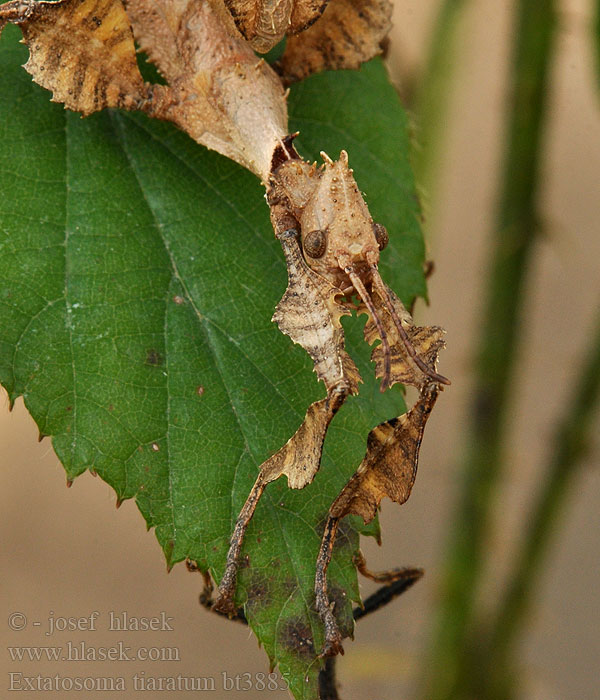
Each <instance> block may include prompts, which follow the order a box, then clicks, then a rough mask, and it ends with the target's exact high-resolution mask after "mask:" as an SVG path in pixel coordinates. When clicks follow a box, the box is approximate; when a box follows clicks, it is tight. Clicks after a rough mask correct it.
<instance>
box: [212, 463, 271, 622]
mask: <svg viewBox="0 0 600 700" xmlns="http://www.w3.org/2000/svg"><path fill="white" fill-rule="evenodd" d="M268 483H269V482H268V481H267V480H265V477H264V474H263V472H262V470H261V472H260V473H259V475H258V478H257V479H256V481H255V482H254V486H253V487H252V489H251V490H250V493H249V494H248V498H247V499H246V502H245V503H244V505H243V507H242V510H241V511H240V514H239V515H238V517H237V520H236V522H235V527H234V528H233V534H232V535H231V539H230V540H229V551H228V552H227V563H226V565H225V573H224V574H223V578H222V579H221V583H220V584H219V590H218V591H217V597H216V599H215V602H214V604H213V608H214V609H215V610H217V611H218V612H223V613H227V614H228V615H233V614H234V613H236V612H237V609H236V607H235V603H234V601H233V595H234V593H235V584H236V580H237V570H238V564H239V558H240V551H241V549H242V542H243V541H244V535H245V534H246V530H247V528H248V524H249V523H250V520H251V519H252V516H253V515H254V511H255V510H256V505H257V504H258V501H259V499H260V497H261V496H262V492H263V491H264V490H265V486H266V485H267V484H268Z"/></svg>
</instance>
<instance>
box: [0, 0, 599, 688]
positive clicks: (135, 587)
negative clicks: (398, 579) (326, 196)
mask: <svg viewBox="0 0 600 700" xmlns="http://www.w3.org/2000/svg"><path fill="white" fill-rule="evenodd" d="M396 5H397V6H396V12H395V22H396V29H395V33H394V43H393V50H392V53H391V56H390V65H391V70H392V72H393V74H394V76H396V78H397V79H401V78H402V76H405V75H406V74H409V73H410V71H411V70H413V69H418V68H420V66H421V64H422V60H423V55H424V46H425V42H426V38H427V35H428V31H429V29H430V24H431V21H432V18H433V16H434V12H435V8H436V7H437V5H438V3H437V2H433V1H428V2H422V1H417V0H412V1H409V0H405V1H398V2H397V3H396ZM512 5H513V3H512V2H508V1H507V0H502V1H498V0H478V2H473V3H470V8H469V11H468V12H467V13H466V15H465V18H464V23H463V28H462V34H461V39H460V42H459V44H460V52H459V56H458V63H457V69H456V70H457V72H456V85H455V87H454V89H453V91H452V102H451V104H450V109H449V113H448V118H447V124H446V147H445V149H444V156H443V167H442V172H441V180H440V184H439V189H438V191H437V197H436V198H435V206H433V204H432V202H431V201H430V202H429V214H428V220H429V224H428V226H429V229H430V231H431V232H432V237H431V241H430V254H431V256H432V257H434V258H435V261H436V270H437V271H436V274H435V276H434V277H433V279H432V280H431V284H430V295H431V300H432V305H431V307H430V308H429V309H423V308H421V309H419V311H418V316H419V319H420V320H422V321H424V320H428V321H434V322H437V323H441V324H443V325H444V326H445V327H446V328H447V330H448V349H447V350H446V351H445V353H444V357H443V362H442V370H443V372H444V373H446V374H447V375H448V376H451V377H452V379H453V386H452V388H451V390H449V391H447V392H445V393H444V395H443V396H442V397H441V399H440V401H439V403H438V407H437V408H436V411H435V412H434V415H433V417H432V419H431V423H430V425H429V427H428V435H426V439H425V444H424V448H423V452H422V458H421V467H420V474H419V478H418V480H417V485H416V487H415V490H414V492H413V495H412V497H411V499H410V501H409V502H408V503H407V504H406V506H404V507H403V508H401V509H400V508H398V507H396V506H393V505H391V504H390V503H389V502H386V503H384V507H383V513H382V525H383V533H384V546H383V548H381V549H378V548H377V547H376V545H374V544H372V543H366V545H365V551H366V552H367V554H368V556H369V560H370V564H371V565H372V566H373V567H375V568H376V567H378V566H379V567H386V566H389V565H398V564H414V565H419V566H424V567H425V568H426V569H427V576H426V578H425V579H424V580H423V581H422V582H420V583H419V584H418V585H417V586H416V587H415V588H414V589H413V590H412V591H411V592H410V593H409V594H407V595H406V596H405V597H404V598H403V599H399V600H398V601H396V603H394V604H393V605H391V606H389V607H388V608H387V609H386V611H385V612H384V613H380V614H379V615H373V616H372V617H371V618H370V619H367V620H364V621H362V622H361V623H360V625H359V627H358V630H357V640H356V641H355V642H354V643H348V644H347V645H346V656H345V657H344V658H343V659H341V660H340V663H339V679H340V682H341V690H342V693H341V694H342V697H343V698H344V700H358V699H359V698H360V699H363V698H364V699H368V700H396V699H397V698H398V697H410V696H411V691H412V690H413V689H414V682H415V679H416V678H417V676H418V674H419V672H421V658H422V653H421V652H422V649H423V648H424V645H425V644H426V642H427V639H428V635H429V634H430V629H431V612H432V609H433V606H434V605H435V600H436V583H437V577H438V575H439V567H440V556H441V553H442V551H443V547H444V542H445V538H446V533H447V524H448V515H449V513H450V511H451V508H452V504H453V501H454V497H455V490H456V486H457V484H458V478H457V473H456V469H455V466H454V465H455V463H456V461H457V459H456V455H457V454H458V450H459V447H460V440H461V426H462V423H463V415H464V409H465V406H466V402H467V401H468V397H469V386H470V381H471V366H472V357H473V343H472V338H473V334H474V332H475V331H476V324H477V320H478V311H479V296H480V285H481V283H482V281H483V280H484V278H485V259H486V257H485V256H486V252H487V242H488V236H489V233H490V226H491V221H492V213H493V196H494V191H495V185H496V175H497V172H498V165H499V156H500V151H499V143H500V140H499V139H500V128H501V125H502V110H503V106H504V100H505V95H506V85H505V72H506V59H507V55H508V41H507V40H508V36H509V33H510V30H511V27H510V23H511V14H510V10H511V8H512ZM591 5H592V3H591V2H586V1H585V0H571V1H569V2H563V3H562V10H561V28H560V31H559V42H558V44H559V46H558V48H559V51H558V56H557V60H556V64H555V66H554V71H553V76H554V84H553V91H552V95H551V121H550V133H549V134H548V138H547V141H546V144H547V145H546V152H545V157H544V176H545V184H544V187H543V202H542V213H543V216H544V221H545V224H546V231H545V236H544V238H543V241H541V243H540V245H539V246H538V250H537V253H536V262H535V269H534V272H533V275H532V278H531V296H530V300H529V303H528V306H527V308H526V321H527V327H526V332H525V339H524V342H523V345H522V352H521V355H520V362H519V368H518V378H517V383H516V386H515V390H514V392H513V400H514V407H513V412H512V420H511V434H510V443H509V464H510V469H509V474H508V475H507V478H506V479H505V482H504V485H503V489H502V494H501V497H500V498H499V500H498V515H499V516H501V521H500V520H499V524H498V527H497V529H496V532H495V534H494V536H493V537H492V538H491V539H490V541H489V551H490V555H491V557H492V560H493V564H492V566H491V567H490V569H489V571H488V572H487V578H486V584H487V586H486V595H487V596H489V597H490V598H493V597H494V596H496V595H497V594H498V591H499V589H500V586H501V581H502V576H503V574H504V573H505V571H506V562H507V561H508V557H509V556H510V553H511V551H512V549H513V548H514V545H515V542H517V541H518V538H519V536H520V533H521V531H522V528H523V527H524V526H525V527H526V525H524V523H523V522H522V520H521V515H522V513H523V510H524V509H525V508H526V507H527V504H528V503H529V501H530V498H531V494H532V488H533V487H534V486H535V483H536V479H537V476H538V474H539V470H540V469H541V468H542V467H543V465H544V459H545V457H547V449H548V444H549V438H550V437H551V434H552V429H553V425H554V422H555V420H556V419H557V417H558V415H559V414H560V411H561V409H562V408H563V404H564V402H565V401H566V398H567V394H568V389H569V386H570V383H571V381H572V379H573V376H574V372H575V369H576V366H577V358H578V355H579V353H580V350H581V348H582V347H583V344H584V343H585V340H586V337H587V334H588V332H589V330H590V324H591V322H592V318H593V314H594V309H595V308H596V307H597V304H598V300H599V299H600V281H599V277H600V275H599V274H598V273H599V266H598V261H599V259H600V236H599V235H598V221H599V220H600V196H599V187H598V179H599V175H600V98H599V95H598V93H597V91H596V89H595V88H596V87H597V84H596V82H595V76H594V74H593V70H592V53H591V42H590V37H589V31H590V30H589V25H590V12H591ZM430 200H431V198H430ZM593 447H594V449H593V450H592V453H591V455H590V457H589V459H588V461H587V463H586V464H585V466H584V468H583V470H582V473H581V475H580V478H579V479H578V481H577V484H576V487H575V489H574V491H573V493H572V494H571V495H570V497H569V502H568V506H567V510H566V513H565V518H564V527H563V529H562V531H561V532H560V535H559V537H558V538H557V540H556V542H555V546H554V547H553V550H552V553H551V555H550V557H549V560H548V567H547V571H546V575H545V576H544V579H543V581H542V587H541V589H540V592H539V604H538V606H537V609H536V611H535V615H534V617H533V619H532V620H531V625H530V628H529V630H528V633H527V635H526V638H525V639H524V640H523V654H522V660H523V670H524V672H523V678H524V681H525V683H524V694H523V697H524V698H527V699H528V700H529V699H531V700H533V699H538V698H539V700H555V699H556V700H582V699H587V698H593V697H598V690H597V662H598V658H600V634H599V633H598V626H599V623H600V619H599V615H598V603H597V600H598V590H599V587H600V567H599V566H598V562H599V560H600V545H599V538H598V520H599V518H598V511H599V509H598V500H599V499H598V496H599V489H598V487H599V485H600V476H599V473H598V468H597V467H598V447H599V446H598V442H597V440H596V442H595V443H594V446H593ZM0 450H1V452H0V462H1V468H0V482H1V483H2V490H1V493H2V496H1V498H2V510H1V518H2V529H1V532H2V538H3V542H2V549H1V555H0V556H1V570H2V583H1V590H2V607H3V612H2V618H0V631H1V634H2V639H3V647H6V646H16V645H27V644H29V645H40V644H46V645H56V644H64V643H65V642H66V640H67V639H73V638H74V636H73V634H72V633H71V634H69V633H64V634H56V635H54V636H53V637H48V636H45V635H44V631H45V629H46V628H45V623H46V620H47V618H48V616H49V615H50V614H51V611H53V612H54V614H55V616H57V617H58V616H61V615H64V616H73V617H80V616H86V615H89V614H90V613H91V612H92V611H99V612H100V614H101V617H100V622H99V624H98V627H99V628H100V630H102V629H105V628H106V624H107V620H108V611H111V610H112V611H116V612H120V611H123V610H126V611H128V612H129V613H130V614H132V615H140V616H141V615H144V616H152V615H154V614H158V613H160V611H165V612H166V614H167V615H169V616H171V617H173V618H174V622H173V626H174V628H175V631H174V632H166V631H165V632H155V633H147V634H141V633H140V634H136V633H129V634H128V635H122V634H118V633H115V632H102V631H98V632H96V633H89V634H85V633H78V634H77V637H76V638H77V639H87V641H88V642H89V643H90V644H93V645H95V646H112V645H114V644H116V643H117V642H118V641H119V639H123V641H124V642H125V644H127V645H131V646H134V647H136V646H146V647H150V646H176V647H178V648H179V650H180V656H181V661H179V662H163V663H160V662H155V663H150V662H146V663H140V664H137V662H132V663H131V664H127V665H124V662H123V663H122V664H120V665H119V664H112V665H111V664H105V663H104V664H103V663H96V664H88V665H86V664H74V663H71V664H68V663H65V662H63V663H59V664H54V665H52V664H49V663H42V662H40V663H31V662H28V663H27V664H26V663H25V662H23V663H21V664H18V663H11V662H10V661H9V658H8V654H7V652H6V651H5V650H4V648H3V649H2V656H1V657H0V658H2V662H1V663H2V677H1V678H0V689H1V690H0V696H2V697H5V696H6V697H9V694H8V693H5V690H4V689H5V688H6V687H7V682H8V681H7V678H8V676H7V674H8V672H9V671H26V672H27V673H31V672H32V671H34V670H35V673H42V674H45V673H49V672H51V671H52V672H53V673H56V672H59V673H60V674H62V675H69V676H76V675H78V676H86V675H94V676H102V675H125V676H127V677H131V675H133V673H135V672H136V671H137V672H141V671H144V672H145V673H146V675H147V676H160V675H163V676H167V675H168V676H173V675H176V674H177V673H181V674H182V675H184V676H192V675H193V676H205V677H214V678H215V684H216V687H217V688H220V687H221V685H222V684H221V678H222V675H221V674H222V673H223V672H227V673H228V674H229V675H230V676H233V675H235V674H244V673H251V674H255V673H257V672H265V671H266V670H267V668H266V657H265V655H264V653H263V652H262V651H261V650H259V649H258V647H257V644H256V641H255V640H254V638H253V637H251V635H250V634H249V632H248V631H247V630H246V629H245V628H243V627H241V626H239V625H235V624H231V623H228V622H226V621H224V620H221V619H219V618H217V617H213V616H210V615H208V614H207V613H205V612H204V611H203V610H202V609H200V607H199V606H198V605H197V603H196V598H197V594H198V592H199V589H200V580H199V577H197V576H196V575H191V574H189V573H187V571H186V570H185V568H184V567H183V566H177V567H175V569H174V570H173V571H172V572H171V574H170V575H168V576H167V574H166V571H165V565H164V560H163V556H162V553H161V552H160V550H159V547H158V545H157V543H156V540H155V538H154V535H153V534H152V533H147V532H146V529H145V526H144V523H143V520H142V518H141V516H140V515H139V514H138V513H137V511H136V508H135V506H134V505H133V504H132V503H124V504H123V506H122V507H121V508H120V510H118V511H117V510H115V497H114V494H113V493H112V492H111V490H110V489H109V488H108V486H106V484H104V483H103V482H101V481H100V480H99V479H94V478H93V477H91V476H90V475H89V474H86V475H84V476H82V477H81V478H79V479H78V480H77V481H76V482H75V484H74V485H73V487H72V488H71V489H70V490H68V489H66V488H65V476H64V472H63V470H62V467H61V466H60V465H59V464H58V462H57V460H56V458H55V456H54V454H53V452H52V449H51V446H50V444H49V442H48V441H47V440H45V441H44V442H42V443H41V444H38V443H37V430H36V428H35V426H34V424H33V421H32V420H31V419H30V418H29V417H28V416H27V414H26V412H25V411H24V408H23V405H22V402H21V401H19V402H18V403H17V405H16V407H15V410H14V411H13V413H11V414H9V413H8V411H7V401H6V399H5V397H4V398H3V399H2V407H0ZM363 590H364V592H365V594H368V592H369V591H370V590H371V585H370V584H364V587H363ZM12 611H21V612H23V613H25V614H26V615H27V617H28V620H29V626H28V628H27V629H26V630H24V631H21V632H11V631H10V630H9V629H8V625H7V618H8V614H9V613H10V612H12ZM34 621H39V622H41V623H42V625H41V627H38V628H36V627H33V626H32V623H33V622H34ZM42 639H44V640H45V641H41V640H42ZM29 695H30V694H27V693H21V695H20V697H29ZM90 695H92V694H90ZM180 695H181V696H182V697H183V695H186V696H188V695H189V694H176V693H171V694H165V693H148V692H147V693H144V694H143V695H140V694H136V695H132V696H131V697H150V698H152V697H156V698H159V697H160V698H164V697H179V696H180ZM232 695H234V694H233V693H225V692H224V691H222V690H217V691H216V692H213V693H212V694H211V695H210V696H211V697H219V698H220V697H223V698H226V697H227V698H228V697H231V696H232ZM239 695H240V697H243V698H247V699H248V700H251V699H253V698H258V697H264V696H267V697H273V698H284V697H287V694H286V693H285V692H277V691H273V692H267V691H264V692H258V691H256V690H251V691H247V692H243V693H239ZM71 696H72V697H74V695H71ZM31 697H33V696H31ZM44 697H48V698H51V697H61V695H60V694H59V695H55V694H53V693H44ZM119 697H128V696H126V695H125V694H123V695H121V694H119Z"/></svg>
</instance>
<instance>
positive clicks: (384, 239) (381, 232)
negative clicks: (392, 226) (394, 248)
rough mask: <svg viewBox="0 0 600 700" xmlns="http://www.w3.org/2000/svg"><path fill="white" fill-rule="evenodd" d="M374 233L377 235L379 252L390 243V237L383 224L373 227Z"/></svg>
mask: <svg viewBox="0 0 600 700" xmlns="http://www.w3.org/2000/svg"><path fill="white" fill-rule="evenodd" d="M373 233H374V234H375V240H376V241H377V245H378V246H379V250H383V249H384V248H385V247H386V245H387V244H388V243H389V242H390V237H389V236H388V232H387V229H386V228H385V226H382V225H381V224H374V225H373Z"/></svg>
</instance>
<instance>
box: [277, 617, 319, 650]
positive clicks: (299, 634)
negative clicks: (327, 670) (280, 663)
mask: <svg viewBox="0 0 600 700" xmlns="http://www.w3.org/2000/svg"><path fill="white" fill-rule="evenodd" d="M277 636H278V641H279V643H280V644H281V645H282V646H283V647H285V649H287V650H288V651H289V652H292V653H294V654H295V655H296V656H300V657H303V658H304V659H312V658H314V656H315V645H314V642H313V637H312V631H311V629H310V627H309V626H308V625H307V624H306V622H305V621H304V620H303V619H298V620H289V621H287V622H285V623H284V624H283V625H282V627H281V629H280V631H279V632H278V635H277Z"/></svg>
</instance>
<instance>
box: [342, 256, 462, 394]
mask: <svg viewBox="0 0 600 700" xmlns="http://www.w3.org/2000/svg"><path fill="white" fill-rule="evenodd" d="M351 279H352V278H351ZM371 279H372V281H373V285H374V287H375V289H376V290H377V293H378V294H379V296H380V297H381V298H382V299H383V301H384V303H385V305H386V306H387V308H388V309H389V312H390V314H391V316H392V320H393V321H394V325H395V326H396V328H397V330H398V334H399V336H400V338H401V340H402V342H403V343H404V347H405V348H406V352H407V353H408V354H409V356H410V358H411V360H412V361H413V362H414V363H415V365H417V367H418V368H419V369H420V370H421V372H423V374H425V375H426V376H427V377H429V378H430V379H433V381H434V382H438V383H440V384H450V380H449V379H448V378H447V377H444V376H443V375H442V374H438V373H437V372H436V371H434V370H432V369H430V368H429V367H428V366H427V365H426V364H425V363H424V362H423V360H422V359H421V358H420V357H419V356H418V355H417V351H416V350H415V347H414V345H413V344H412V343H411V341H410V338H409V337H408V333H407V332H406V330H405V328H404V326H403V325H402V321H401V320H400V316H398V312H397V311H396V309H395V307H394V303H393V302H392V298H391V297H390V293H389V291H388V288H387V287H386V285H385V284H384V282H383V280H382V279H381V276H380V274H379V270H378V269H377V264H376V263H371ZM365 303H366V302H365ZM378 328H379V326H378Z"/></svg>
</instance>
